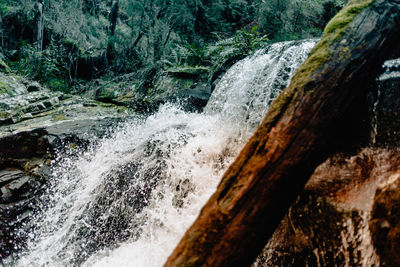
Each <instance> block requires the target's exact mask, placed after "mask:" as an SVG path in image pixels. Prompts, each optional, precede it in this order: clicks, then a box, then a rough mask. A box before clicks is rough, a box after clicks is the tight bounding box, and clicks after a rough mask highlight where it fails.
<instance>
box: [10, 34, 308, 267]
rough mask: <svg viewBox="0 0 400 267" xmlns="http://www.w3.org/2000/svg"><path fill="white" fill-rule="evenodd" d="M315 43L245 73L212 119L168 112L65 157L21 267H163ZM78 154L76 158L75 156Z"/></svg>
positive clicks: (217, 102) (267, 54)
mask: <svg viewBox="0 0 400 267" xmlns="http://www.w3.org/2000/svg"><path fill="white" fill-rule="evenodd" d="M314 44H315V41H313V40H310V41H303V42H284V43H277V44H274V45H271V46H269V47H268V48H267V49H265V50H261V51H258V52H257V53H256V54H255V55H254V56H251V57H248V58H246V59H244V60H242V61H240V62H238V63H237V64H235V65H234V66H233V67H232V68H231V69H230V70H229V71H228V72H227V73H226V74H225V75H224V77H223V78H222V80H221V81H220V82H219V84H218V85H217V87H216V89H215V91H214V92H213V94H212V96H211V99H210V101H209V104H208V105H207V107H206V108H205V110H204V113H203V114H198V113H185V112H183V111H182V110H180V109H179V108H178V107H176V106H174V105H169V104H168V105H164V106H163V107H161V108H160V110H159V111H158V112H157V113H156V114H154V115H152V116H150V117H148V118H147V119H137V120H132V121H127V122H126V123H125V124H124V125H121V126H120V127H119V128H118V129H117V130H116V133H115V134H114V136H113V137H111V138H108V139H105V140H102V141H101V145H100V146H96V147H94V148H91V149H89V150H88V151H86V152H83V153H81V154H80V155H79V156H76V155H72V153H71V155H63V156H62V157H63V158H62V159H61V161H60V162H59V163H56V164H55V166H54V167H53V176H54V180H53V181H52V186H51V187H50V188H49V190H48V192H47V194H46V195H45V196H44V197H43V203H44V204H43V207H42V211H41V212H40V213H38V215H36V217H35V218H34V219H33V222H32V227H33V231H32V233H30V236H31V240H29V242H28V249H27V250H26V251H25V252H23V253H21V255H20V256H21V258H20V259H19V260H18V261H17V262H16V263H14V264H11V263H10V265H17V266H71V265H72V266H80V265H84V266H139V267H140V266H146V267H147V266H162V264H163V263H164V262H165V260H166V258H167V257H168V255H169V254H170V253H171V252H172V250H173V248H174V247H175V246H176V244H177V243H178V241H179V239H180V238H181V236H182V235H183V233H184V231H185V230H186V229H187V228H188V227H189V226H190V225H191V223H192V222H193V221H194V219H195V218H196V216H197V215H198V213H199V211H200V209H201V207H202V205H203V204H204V203H205V202H206V200H207V199H208V198H209V196H210V195H211V194H212V193H213V191H214V190H215V188H216V186H217V185H218V182H219V179H220V177H221V176H222V174H223V172H224V171H225V170H226V168H227V166H228V165H229V164H230V163H231V162H232V161H233V159H234V158H235V156H236V155H237V154H238V152H239V151H240V149H241V147H242V146H243V145H244V143H245V142H246V140H247V139H248V138H249V137H250V135H251V134H252V133H253V132H254V130H255V129H256V127H257V125H258V124H259V122H260V121H261V118H262V117H263V116H264V115H265V113H266V111H267V109H268V106H269V104H270V103H271V101H272V100H273V98H275V97H276V96H277V94H278V93H279V91H280V90H281V89H283V88H284V87H285V86H287V84H288V82H289V77H291V76H292V75H293V74H294V71H295V70H296V69H297V68H298V67H299V65H300V64H301V63H302V62H303V61H304V60H305V58H306V56H307V54H308V53H309V51H310V50H311V48H312V47H313V46H314ZM73 154H76V153H73Z"/></svg>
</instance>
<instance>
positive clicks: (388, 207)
mask: <svg viewBox="0 0 400 267" xmlns="http://www.w3.org/2000/svg"><path fill="white" fill-rule="evenodd" d="M399 166H400V153H399V151H398V150H385V149H370V148H369V149H364V150H362V151H361V152H360V153H358V154H356V155H353V156H350V155H346V154H337V155H334V156H333V157H331V158H330V159H328V160H327V161H326V162H324V163H323V164H321V165H320V166H319V167H318V168H317V169H316V170H315V172H314V174H313V175H312V177H311V179H310V181H309V182H308V183H307V185H306V186H305V190H304V192H303V194H302V195H301V196H300V197H299V198H298V200H297V201H296V203H295V204H294V205H293V206H292V207H291V208H290V211H289V213H288V214H287V215H286V216H285V218H284V219H283V221H282V222H281V224H280V226H279V227H278V229H277V230H276V232H275V233H274V235H273V237H272V238H271V239H270V240H269V242H268V244H267V245H266V247H265V248H264V251H263V253H262V254H261V255H260V256H259V258H258V259H257V261H256V262H255V263H254V266H373V265H376V266H379V264H381V265H382V264H383V265H384V266H385V264H386V263H387V265H386V266H397V265H398V264H399V262H397V261H396V262H395V261H393V260H397V258H398V257H397V256H392V255H393V254H396V255H397V254H398V253H397V252H398V251H399V249H400V247H399V246H398V245H399V243H398V237H399V235H397V234H398V233H399V232H398V231H397V230H398V228H397V227H398V226H400V220H399V219H400V217H399V216H398V214H400V210H397V209H398V207H399V204H398V203H399V201H400V194H399V192H398V188H400V187H399V186H400V176H399V174H398V172H399V170H400V169H399ZM394 178H397V180H396V183H393V182H391V181H393V179H394ZM388 183H390V189H388V188H387V189H385V190H384V189H379V188H381V187H382V185H381V184H388ZM375 191H377V193H376V196H375V198H374V194H375ZM372 207H374V208H373V210H374V211H372V213H371V210H372ZM371 214H372V220H370V219H369V218H370V216H371ZM391 214H393V215H391ZM370 229H371V230H370ZM390 231H392V232H390ZM389 232H390V234H389ZM396 238H397V239H396ZM396 241H397V243H396V244H395V242H396ZM374 247H376V248H377V249H376V252H377V254H378V255H377V254H376V252H375V249H374ZM378 247H379V249H378ZM395 251H396V252H395ZM385 257H386V258H388V259H389V260H387V259H385ZM394 263H396V264H394Z"/></svg>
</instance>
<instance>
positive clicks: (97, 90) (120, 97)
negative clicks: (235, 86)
mask: <svg viewBox="0 0 400 267" xmlns="http://www.w3.org/2000/svg"><path fill="white" fill-rule="evenodd" d="M209 72H210V70H209V69H208V68H206V67H184V68H168V69H166V70H162V69H161V68H154V69H149V70H147V71H144V72H143V73H138V74H128V75H125V76H121V77H120V78H119V79H115V80H113V81H95V82H94V83H93V84H92V85H91V86H90V88H89V89H87V90H85V93H84V96H87V97H90V98H93V99H95V100H97V101H101V102H106V103H114V104H117V105H122V106H128V107H131V108H133V109H135V110H136V111H139V112H142V113H143V112H144V113H146V112H149V111H154V110H156V109H157V108H158V107H159V106H160V104H163V103H166V102H172V103H176V102H178V103H179V104H180V105H181V106H182V107H183V108H184V109H185V110H189V111H201V110H202V108H203V107H204V106H205V105H206V104H207V101H208V99H209V97H210V95H211V81H209V77H208V75H209Z"/></svg>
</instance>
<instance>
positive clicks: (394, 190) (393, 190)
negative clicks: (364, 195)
mask: <svg viewBox="0 0 400 267" xmlns="http://www.w3.org/2000/svg"><path fill="white" fill-rule="evenodd" d="M398 166H399V165H397V166H395V167H397V168H398ZM369 228H370V230H371V235H372V242H373V244H374V246H375V248H376V251H377V253H378V254H379V256H380V263H381V266H400V254H399V251H400V172H399V169H397V172H394V173H391V174H390V175H388V177H387V179H385V180H384V181H383V182H382V183H381V184H380V185H379V187H378V190H377V191H376V194H375V198H374V205H373V209H372V213H371V219H370V221H369Z"/></svg>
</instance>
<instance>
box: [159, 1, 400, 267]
mask: <svg viewBox="0 0 400 267" xmlns="http://www.w3.org/2000/svg"><path fill="white" fill-rule="evenodd" d="M399 17H400V1H398V0H386V1H384V0H375V1H371V0H354V1H350V2H349V4H348V5H347V6H346V7H345V8H344V9H343V11H341V12H340V13H339V14H338V15H337V16H336V17H335V18H334V19H333V20H332V21H331V22H330V23H329V24H328V26H327V28H326V30H325V32H324V36H323V38H322V40H321V41H320V42H319V44H317V46H316V47H315V48H314V49H313V51H312V52H311V54H310V56H309V58H308V59H307V61H306V62H305V63H304V64H303V65H302V66H301V67H300V69H299V70H298V72H297V74H296V75H295V76H294V77H293V79H292V81H291V83H290V85H289V87H288V88H286V89H285V90H284V91H283V92H282V93H281V94H280V96H279V97H278V98H277V99H276V101H275V102H274V103H273V105H272V107H271V108H270V110H269V112H268V113H267V115H266V117H265V118H264V120H263V122H262V123H261V125H260V126H259V128H258V129H257V131H256V133H255V134H254V135H253V136H252V138H251V139H250V140H249V142H248V143H247V144H246V146H245V147H244V149H243V150H242V151H241V153H240V154H239V156H238V157H237V158H236V160H235V162H234V163H233V164H232V165H231V166H230V167H229V169H228V170H227V171H226V173H225V174H224V176H223V178H222V181H221V183H220V184H219V186H218V188H217V190H216V192H215V193H214V194H213V195H212V196H211V198H210V199H209V200H208V202H207V203H206V205H205V206H204V207H203V209H202V210H201V213H200V215H199V217H198V218H197V220H196V221H195V222H194V224H193V225H192V226H191V227H190V228H189V230H188V231H187V232H186V233H185V235H184V237H183V238H182V240H181V241H180V243H179V244H178V246H177V247H176V248H175V250H174V252H173V253H172V254H171V256H170V257H169V258H168V260H167V262H166V264H165V266H249V265H250V264H251V263H252V262H253V261H254V259H255V257H256V256H257V255H258V253H259V252H260V251H261V249H262V248H263V247H264V245H265V243H266V241H267V240H268V239H269V238H270V237H271V235H272V233H273V232H274V230H275V229H276V227H277V225H278V224H279V222H280V221H281V219H282V218H283V216H284V215H285V213H286V212H287V210H288V208H289V207H290V205H291V204H292V203H293V202H294V201H295V199H296V198H297V196H298V194H299V193H300V192H301V190H302V189H303V187H304V185H305V183H306V182H307V181H308V179H309V177H310V176H311V174H312V172H313V171H314V169H315V168H316V167H317V166H318V164H320V163H321V162H322V161H323V160H325V159H326V158H327V157H328V156H330V155H331V154H333V153H334V152H335V151H336V150H337V147H338V144H340V143H341V142H342V140H341V138H340V136H343V135H344V133H345V134H346V135H351V132H352V131H355V129H354V128H351V126H352V125H355V124H356V119H357V117H356V116H355V114H354V113H355V112H354V109H355V105H357V103H359V99H360V98H363V97H365V95H366V94H367V92H368V84H369V83H370V82H371V81H372V80H373V79H374V77H375V75H376V73H377V72H378V70H379V69H380V68H381V65H382V62H383V61H384V60H385V59H387V57H388V56H389V55H390V54H392V53H393V51H394V49H396V46H397V44H398V43H399V41H400V21H399V19H398V18H399ZM355 110H357V109H355ZM346 135H344V136H346Z"/></svg>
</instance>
